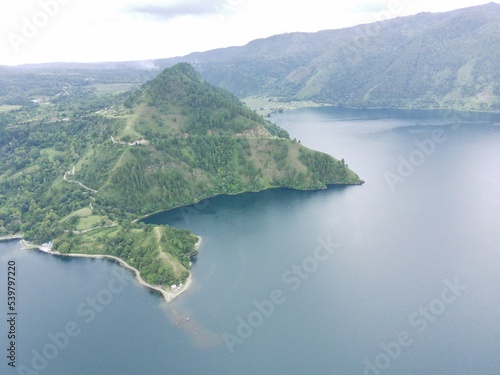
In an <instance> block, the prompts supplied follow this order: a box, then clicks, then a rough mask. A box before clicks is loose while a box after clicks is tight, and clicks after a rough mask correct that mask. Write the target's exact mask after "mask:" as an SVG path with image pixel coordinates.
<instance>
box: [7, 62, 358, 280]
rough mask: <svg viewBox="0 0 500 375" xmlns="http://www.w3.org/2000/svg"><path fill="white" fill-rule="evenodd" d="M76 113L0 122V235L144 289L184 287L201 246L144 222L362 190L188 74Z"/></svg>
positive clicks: (172, 74)
mask: <svg viewBox="0 0 500 375" xmlns="http://www.w3.org/2000/svg"><path fill="white" fill-rule="evenodd" d="M69 103H70V104H71V103H72V102H71V101H70V102H69ZM29 110H31V109H29ZM29 110H28V109H27V110H26V111H28V113H30V112H29ZM60 110H61V111H64V112H65V113H66V114H67V111H69V108H67V107H63V108H61V109H60ZM81 111H82V110H81V108H80V109H79V110H78V113H77V114H75V113H73V114H72V115H71V116H69V117H68V118H66V119H64V120H47V119H41V120H40V119H38V118H36V117H35V118H34V119H31V120H25V121H22V122H17V123H16V122H9V121H13V119H15V118H16V116H18V118H22V119H24V118H25V117H26V114H25V113H24V112H22V110H18V111H17V112H12V113H10V114H9V115H8V116H7V115H6V117H5V119H6V120H5V119H4V121H0V150H1V151H2V152H1V153H0V203H1V205H0V235H4V234H9V233H16V232H23V233H24V235H25V238H26V239H28V240H32V241H35V242H37V243H42V242H47V241H49V240H53V241H54V249H55V250H57V251H59V252H61V253H87V254H101V255H104V254H105V255H114V256H118V257H120V258H122V259H124V260H125V261H126V262H127V263H129V264H130V265H132V266H134V267H136V268H137V269H138V270H139V271H140V272H141V274H142V276H143V278H144V279H145V280H146V281H147V282H149V283H151V284H160V285H171V284H178V283H179V282H181V281H183V280H185V278H186V277H187V276H188V274H189V257H190V256H191V255H193V254H194V253H195V252H196V250H195V248H194V244H195V242H196V237H195V236H194V235H193V234H191V233H189V232H188V231H182V230H177V229H174V228H170V227H167V226H150V225H146V224H144V223H136V222H135V219H137V218H139V217H143V216H144V215H147V214H151V213H154V212H157V211H163V210H167V209H171V208H174V207H178V206H181V205H187V204H191V203H196V202H198V201H200V200H202V199H205V198H208V197H211V196H215V195H219V194H237V193H241V192H246V191H260V190H263V189H268V188H276V187H287V188H294V189H321V188H325V187H326V185H329V184H360V183H362V181H361V180H360V179H359V177H358V176H357V175H356V174H355V173H354V172H352V171H351V170H349V169H348V168H347V167H346V165H345V164H344V162H343V161H338V160H336V159H334V158H333V157H331V156H329V155H326V154H323V153H319V152H315V151H311V150H309V149H307V148H305V147H303V146H302V145H301V144H300V143H299V142H297V141H295V140H290V139H289V137H288V134H287V133H286V132H285V131H284V130H282V129H280V128H278V127H277V126H275V125H273V124H271V123H269V122H268V121H266V120H264V119H263V118H262V117H260V116H258V115H256V114H255V112H253V111H251V110H250V109H248V108H247V107H245V106H244V105H243V104H242V103H241V102H240V101H239V100H238V99H237V98H236V97H235V96H233V95H232V94H230V93H229V92H227V91H225V90H223V89H220V88H217V87H214V86H212V85H211V84H209V83H207V82H206V81H205V80H204V79H203V78H202V77H201V75H199V74H198V73H197V72H196V71H195V70H194V69H193V68H192V67H191V66H190V65H188V64H178V65H175V66H174V67H172V68H169V69H166V70H165V71H163V72H162V73H161V74H159V75H158V76H157V77H156V78H155V79H154V80H152V81H149V82H147V83H146V84H144V85H142V86H141V87H139V88H138V89H137V90H135V91H134V92H133V93H132V94H131V95H130V96H129V97H128V98H126V99H125V100H124V101H123V102H122V103H119V104H116V105H114V106H113V107H112V108H107V109H106V110H103V111H99V113H98V114H96V113H82V112H81ZM63 176H64V177H63Z"/></svg>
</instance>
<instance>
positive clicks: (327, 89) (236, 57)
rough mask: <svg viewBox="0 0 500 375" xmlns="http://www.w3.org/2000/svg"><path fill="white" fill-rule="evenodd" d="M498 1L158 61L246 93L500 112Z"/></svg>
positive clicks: (356, 104)
mask: <svg viewBox="0 0 500 375" xmlns="http://www.w3.org/2000/svg"><path fill="white" fill-rule="evenodd" d="M499 24H500V4H496V3H490V4H487V5H483V6H476V7H471V8H465V9H460V10H456V11H452V12H446V13H437V14H432V13H423V14H419V15H416V16H410V17H401V18H395V19H392V20H387V21H379V22H376V23H373V24H369V25H359V26H356V27H351V28H346V29H341V30H327V31H321V32H318V33H289V34H282V35H276V36H273V37H270V38H266V39H259V40H254V41H252V42H250V43H248V44H247V45H245V46H243V47H231V48H224V49H217V50H213V51H208V52H203V53H193V54H190V55H187V56H184V57H182V58H175V59H165V60H159V61H157V62H156V64H157V65H158V66H169V65H171V64H173V63H175V62H177V61H187V62H191V63H193V64H194V66H195V68H196V69H197V70H199V71H200V72H201V73H202V75H203V76H204V77H205V78H206V79H207V80H208V81H210V82H211V83H213V84H215V85H217V86H221V87H224V88H226V89H228V90H229V91H231V92H233V93H234V94H236V95H237V96H238V97H240V98H244V97H248V96H251V95H258V96H264V97H273V98H278V99H279V100H281V101H288V100H313V101H315V102H318V103H327V104H331V105H336V106H349V107H360V108H365V107H384V108H453V109H458V110H485V111H487V110H491V111H499V110H500V71H499V69H498V61H500V52H499V51H500V37H499V33H498V25H499Z"/></svg>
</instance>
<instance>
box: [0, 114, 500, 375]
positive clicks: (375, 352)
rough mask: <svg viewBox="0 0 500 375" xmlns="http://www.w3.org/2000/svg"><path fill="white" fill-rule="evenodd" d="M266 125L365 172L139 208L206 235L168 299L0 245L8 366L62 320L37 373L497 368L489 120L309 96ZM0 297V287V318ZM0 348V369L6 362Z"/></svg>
mask: <svg viewBox="0 0 500 375" xmlns="http://www.w3.org/2000/svg"><path fill="white" fill-rule="evenodd" d="M273 120H274V121H275V122H276V123H278V125H281V126H283V127H284V128H285V129H286V130H288V131H289V133H290V134H291V137H292V138H297V139H299V140H300V141H301V143H302V144H303V145H306V146H308V147H310V148H313V149H317V150H321V151H324V152H328V153H330V154H332V155H334V156H336V157H338V158H344V159H345V161H346V162H347V163H348V164H349V166H350V167H351V168H352V169H353V170H355V171H356V172H357V173H358V174H359V175H360V177H361V178H363V179H364V180H365V181H366V183H365V184H364V185H363V186H351V187H331V188H329V189H327V190H324V191H317V192H298V191H292V190H284V189H277V190H269V191H266V192H262V193H251V194H243V195H239V196H222V197H217V198H214V199H210V200H207V201H203V202H201V203H200V204H198V205H195V206H192V207H187V208H182V209H178V210H173V211H171V212H167V213H163V214H160V215H156V216H154V217H152V218H150V219H148V221H149V222H154V223H169V224H171V225H174V226H177V227H181V228H189V229H190V230H192V231H193V232H195V233H196V234H199V235H201V236H202V237H203V246H202V249H201V251H200V254H199V255H198V258H197V260H196V262H195V263H194V265H193V278H194V282H193V285H192V287H191V288H190V289H189V290H188V291H187V292H186V293H185V294H183V295H182V296H181V297H179V298H178V299H176V300H174V301H173V302H172V303H170V304H167V303H165V302H163V301H161V299H160V298H159V297H158V295H156V294H154V293H151V292H149V291H148V290H147V289H145V288H142V287H141V286H139V285H137V284H136V283H135V282H133V281H130V280H129V279H128V278H127V277H126V275H127V273H124V272H123V271H122V269H121V268H120V267H118V266H117V265H115V264H114V263H112V262H109V261H104V260H89V259H71V260H64V259H60V258H56V257H52V256H49V255H46V254H41V253H35V252H30V251H24V250H20V249H19V248H18V245H17V243H16V242H5V243H0V270H2V271H1V273H0V274H1V275H4V274H5V271H6V267H7V262H8V260H15V261H16V263H17V267H18V276H17V278H18V280H17V283H18V286H17V288H18V292H17V293H18V297H17V298H18V310H19V320H18V322H17V328H18V332H19V342H18V344H17V345H18V346H17V348H18V349H17V350H18V365H21V364H23V365H25V366H26V367H30V368H33V366H32V361H33V359H34V358H37V357H36V355H35V354H34V353H35V352H33V350H35V351H38V352H43V349H44V348H45V349H47V348H49V349H50V347H47V345H48V344H51V343H52V342H53V341H51V339H50V337H54V335H57V333H61V332H64V330H65V329H66V328H67V325H68V323H70V326H69V327H70V328H75V327H76V329H77V330H78V329H79V333H78V334H77V335H75V337H71V338H70V339H69V340H68V342H67V345H66V346H65V347H64V348H63V349H58V353H57V355H56V356H55V357H54V358H53V359H48V360H47V364H46V366H45V367H44V368H43V369H42V371H37V373H39V374H50V375H58V374H72V375H73V374H74V375H80V374H82V375H83V374H113V375H114V374H346V375H353V374H356V375H358V374H378V373H380V374H398V375H400V374H405V375H406V374H410V375H412V374H415V375H416V374H419V375H420V374H487V375H498V374H500V349H499V348H500V345H499V344H500V325H499V324H498V316H500V294H499V293H498V285H499V282H500V273H499V272H498V270H499V265H500V250H499V245H500V220H499V217H500V165H499V163H498V161H499V160H500V147H498V145H499V144H500V127H499V126H498V118H496V117H495V116H486V115H469V114H454V113H448V112H421V111H407V112H405V111H397V112H395V111H353V110H339V109H331V108H321V109H304V110H298V111H293V112H286V113H284V114H281V115H279V116H276V117H275V118H274V119H273ZM419 145H420V146H419ZM401 165H405V166H406V169H405V167H401ZM398 169H399V171H398ZM400 172H403V173H400ZM2 277H3V276H2ZM110 283H111V284H110ZM0 285H5V280H1V281H0ZM120 285H121V286H123V288H122V289H121V290H120V291H119V292H116V293H114V292H111V290H115V289H116V287H117V286H120ZM111 286H112V287H111ZM2 290H5V288H4V287H3V286H2ZM110 296H111V297H110ZM89 298H90V300H89ZM93 298H96V301H95V303H96V304H95V305H94V304H92V299H93ZM99 298H100V299H99ZM99 301H101V302H105V303H106V305H104V304H102V303H99ZM5 306H6V298H5V296H4V294H3V293H2V294H0V314H1V318H2V319H1V321H2V322H3V321H5V319H4V316H5ZM98 310H99V311H98ZM92 311H93V313H92ZM91 317H93V318H92V319H90V318H91ZM188 319H189V320H188ZM87 320H89V321H87ZM71 323H74V325H73V326H71ZM2 324H5V323H2ZM1 328H2V329H1V332H4V331H5V328H4V325H2V326H1ZM49 334H52V336H50V335H49ZM0 335H1V336H0V344H1V345H2V346H6V345H7V343H6V339H5V334H2V333H0ZM58 337H61V335H59V336H58ZM384 348H385V349H384ZM45 354H53V353H51V352H50V350H49V351H46V353H45ZM44 358H45V357H44ZM5 360H6V359H4V358H2V359H0V371H1V373H2V374H4V373H5V374H11V373H12V374H16V373H19V372H18V371H14V370H12V369H8V368H7V367H6V366H5ZM35 364H36V363H35ZM38 364H40V363H38ZM18 370H19V367H18ZM21 373H22V372H21Z"/></svg>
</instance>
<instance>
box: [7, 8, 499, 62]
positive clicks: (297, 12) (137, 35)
mask: <svg viewBox="0 0 500 375" xmlns="http://www.w3.org/2000/svg"><path fill="white" fill-rule="evenodd" d="M487 2H489V1H487V0H439V1H436V0H383V1H379V0H349V1H342V2H340V1H338V2H334V1H326V0H307V1H306V0H142V1H141V0H101V1H96V0H22V1H2V2H1V3H0V65H18V64H25V63H41V62H98V61H130V60H148V59H156V58H166V57H173V56H183V55H186V54H188V53H190V52H196V51H207V50H210V49H214V48H220V47H228V46H235V45H236V46H237V45H244V44H246V43H248V42H250V41H251V40H254V39H258V38H265V37H268V36H272V35H276V34H282V33H288V32H296V31H301V32H315V31H319V30H326V29H338V28H343V27H349V26H355V25H359V24H363V23H368V22H376V21H378V20H381V19H386V18H395V17H402V16H407V15H412V14H417V13H420V12H443V11H449V10H453V9H458V8H464V7H468V6H474V5H480V4H485V3H487ZM497 2H498V1H497Z"/></svg>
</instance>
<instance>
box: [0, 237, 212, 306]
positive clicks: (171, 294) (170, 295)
mask: <svg viewBox="0 0 500 375" xmlns="http://www.w3.org/2000/svg"><path fill="white" fill-rule="evenodd" d="M197 237H198V242H196V244H195V245H194V246H195V249H196V251H199V249H200V247H201V244H202V242H203V238H202V237H201V236H197ZM1 238H2V237H0V241H8V240H13V239H21V241H20V242H21V243H22V244H23V246H24V248H25V249H36V250H38V251H40V252H43V253H46V254H50V255H55V256H61V257H73V258H93V259H109V260H114V261H115V262H118V264H119V265H120V266H121V267H124V268H126V269H128V270H130V271H132V272H133V273H134V275H135V280H137V282H138V283H139V285H141V286H144V287H146V288H148V289H150V290H152V291H154V292H156V293H159V294H160V295H161V296H162V297H163V298H164V299H165V301H166V302H171V301H172V300H174V299H175V298H176V297H178V296H179V295H181V294H182V293H184V292H185V291H186V290H188V289H189V287H190V286H191V284H192V283H193V275H192V273H191V271H189V276H188V277H187V278H186V280H185V282H184V283H183V284H182V285H181V286H180V287H179V289H178V290H176V291H174V290H172V289H170V288H169V287H167V288H169V289H170V290H167V289H164V288H163V287H162V286H160V285H151V284H148V283H147V282H146V281H144V279H143V278H142V277H141V273H140V272H139V270H138V269H137V268H135V267H133V266H131V265H130V264H128V263H127V262H125V261H124V260H123V259H121V258H119V257H116V256H114V255H101V254H61V253H59V252H57V251H52V252H50V253H49V252H46V251H43V250H41V249H40V248H41V246H39V245H33V244H28V243H27V242H26V241H25V240H24V239H23V237H21V236H19V237H17V238H9V239H3V240H2V239H1Z"/></svg>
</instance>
